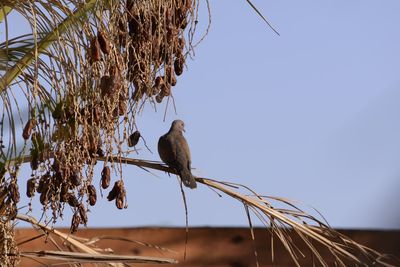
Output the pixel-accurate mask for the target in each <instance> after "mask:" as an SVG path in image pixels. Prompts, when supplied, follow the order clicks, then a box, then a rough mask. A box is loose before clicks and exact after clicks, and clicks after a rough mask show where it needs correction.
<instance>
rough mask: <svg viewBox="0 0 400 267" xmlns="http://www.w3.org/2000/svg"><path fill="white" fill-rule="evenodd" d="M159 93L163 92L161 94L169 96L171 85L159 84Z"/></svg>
mask: <svg viewBox="0 0 400 267" xmlns="http://www.w3.org/2000/svg"><path fill="white" fill-rule="evenodd" d="M160 93H161V94H163V96H169V95H171V85H170V84H168V83H167V84H164V85H163V86H161V92H160Z"/></svg>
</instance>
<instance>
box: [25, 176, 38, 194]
mask: <svg viewBox="0 0 400 267" xmlns="http://www.w3.org/2000/svg"><path fill="white" fill-rule="evenodd" d="M35 189H36V179H35V178H31V179H29V180H28V181H27V182H26V196H27V197H29V198H31V197H33V196H34V195H35Z"/></svg>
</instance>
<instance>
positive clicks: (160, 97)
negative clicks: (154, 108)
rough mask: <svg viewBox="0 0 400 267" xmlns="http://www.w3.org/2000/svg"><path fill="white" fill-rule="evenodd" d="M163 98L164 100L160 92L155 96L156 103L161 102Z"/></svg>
mask: <svg viewBox="0 0 400 267" xmlns="http://www.w3.org/2000/svg"><path fill="white" fill-rule="evenodd" d="M163 98H164V95H163V93H162V92H160V93H159V94H158V95H156V101H157V103H161V102H162V100H163Z"/></svg>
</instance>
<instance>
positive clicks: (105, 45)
mask: <svg viewBox="0 0 400 267" xmlns="http://www.w3.org/2000/svg"><path fill="white" fill-rule="evenodd" d="M97 40H98V42H99V45H100V49H101V51H102V52H103V53H104V54H106V55H108V54H110V43H109V42H108V40H107V38H106V36H105V34H104V32H103V31H98V32H97Z"/></svg>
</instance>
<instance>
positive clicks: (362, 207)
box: [14, 0, 400, 228]
mask: <svg viewBox="0 0 400 267" xmlns="http://www.w3.org/2000/svg"><path fill="white" fill-rule="evenodd" d="M210 2H211V3H210V4H211V11H212V26H211V30H210V33H209V35H208V37H207V38H206V39H205V41H204V42H203V43H201V44H200V45H199V46H198V48H197V50H196V57H195V58H194V60H189V61H188V70H186V71H185V72H184V75H182V76H181V77H180V78H179V80H178V85H177V86H176V87H175V88H174V89H173V94H174V97H175V101H176V104H177V112H178V114H177V115H175V114H174V112H173V109H169V110H168V113H167V119H166V121H165V122H163V115H164V114H163V108H164V104H163V105H162V108H160V110H159V111H158V112H157V113H155V112H154V111H153V110H152V109H151V108H150V106H148V107H147V109H145V111H144V113H143V114H142V116H141V117H140V118H139V120H138V126H139V128H140V131H141V132H142V135H143V136H144V137H145V138H146V141H147V144H148V146H149V147H150V148H151V149H152V150H153V152H155V153H154V154H150V153H149V152H147V151H146V150H145V147H144V146H143V144H142V143H140V145H139V147H141V148H143V151H142V152H141V154H140V155H139V158H144V159H151V160H159V158H158V155H157V152H156V151H157V148H156V147H157V141H158V137H159V136H160V135H162V134H164V133H165V132H166V131H167V130H168V128H169V126H170V123H171V121H172V120H174V119H176V118H180V119H182V120H184V121H185V123H186V138H187V140H188V142H189V145H190V148H191V152H192V161H193V167H195V168H196V170H195V173H196V174H198V175H202V176H205V177H211V178H215V179H219V180H225V181H231V182H237V183H242V184H245V185H248V186H250V187H252V188H253V189H255V190H256V191H257V192H259V193H262V194H267V195H274V196H280V197H286V198H289V199H293V200H297V201H300V202H302V203H305V204H307V205H310V206H313V207H315V208H316V209H318V210H319V211H320V212H321V213H322V214H324V216H325V217H326V219H327V220H328V221H329V223H330V224H331V225H332V226H334V227H356V228H400V210H399V209H398V206H397V204H398V203H399V200H400V72H399V70H400V26H399V25H400V16H399V11H400V2H399V1H396V0H386V1H372V0H354V1H345V0H335V1H316V0H314V1H311V0H302V1H265V0H254V4H256V6H257V7H258V8H259V9H260V11H262V13H263V14H264V15H266V16H267V17H268V19H269V21H270V22H271V23H272V24H273V25H274V26H275V27H276V28H277V30H278V31H279V33H280V34H281V36H277V35H275V34H274V33H273V32H272V31H271V30H269V29H268V28H267V27H266V25H265V24H264V23H263V22H262V20H261V19H260V18H259V17H258V16H257V15H256V14H255V13H254V12H253V11H252V10H251V8H250V7H249V6H248V5H247V3H246V1H245V0H218V1H216V0H215V1H212V0H211V1H210ZM203 6H204V5H203ZM206 20H207V13H206V12H205V10H204V9H202V12H201V17H200V25H204V23H206ZM14 23H15V25H16V26H15V27H18V26H17V25H18V23H19V22H18V21H15V22H14ZM132 156H135V155H132ZM156 174H157V176H158V177H155V176H153V175H149V174H148V173H146V172H144V171H142V170H140V169H138V168H135V167H129V166H127V167H126V168H125V169H124V179H125V183H126V185H127V191H128V201H129V208H128V209H127V210H124V211H119V210H117V209H116V208H115V206H114V203H113V202H111V203H110V202H107V200H106V199H105V198H104V199H100V201H99V202H98V204H97V206H96V207H94V208H92V213H91V214H90V217H89V226H113V227H119V226H151V225H162V226H182V225H184V223H185V219H184V209H183V203H182V200H181V194H180V189H179V187H178V183H177V181H176V179H175V177H171V178H170V177H168V175H166V174H164V173H161V172H157V173H156ZM98 176H99V175H98ZM114 178H115V177H114ZM186 195H187V198H188V206H189V223H190V225H191V226H203V225H209V226H217V225H218V226H244V225H247V218H246V215H245V212H244V210H243V208H242V206H241V205H240V204H239V203H236V202H235V201H234V200H231V199H229V198H227V197H224V198H219V197H218V196H217V195H216V194H215V193H214V192H212V191H211V190H210V189H208V188H205V187H203V186H200V188H199V189H197V190H188V191H187V194H186ZM36 210H39V207H36ZM69 223H70V217H69V216H68V217H67V219H66V221H65V222H60V223H59V224H58V225H65V226H68V225H69Z"/></svg>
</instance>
